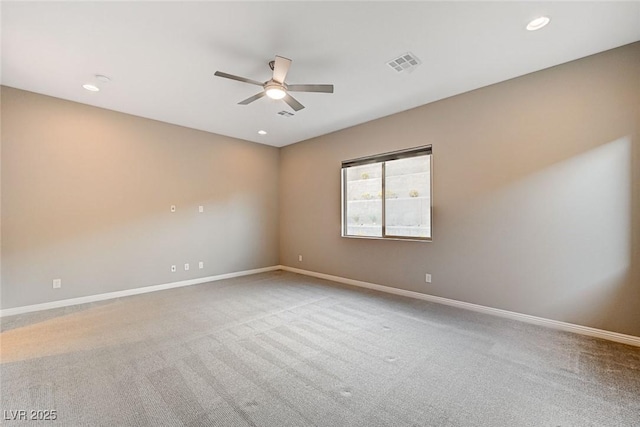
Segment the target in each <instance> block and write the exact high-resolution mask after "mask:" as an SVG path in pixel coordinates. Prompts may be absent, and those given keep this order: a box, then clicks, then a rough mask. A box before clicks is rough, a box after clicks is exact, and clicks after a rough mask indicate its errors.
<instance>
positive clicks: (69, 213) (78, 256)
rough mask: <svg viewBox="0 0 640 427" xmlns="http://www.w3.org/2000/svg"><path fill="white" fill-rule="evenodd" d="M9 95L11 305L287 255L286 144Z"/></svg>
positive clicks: (6, 168) (6, 183)
mask: <svg viewBox="0 0 640 427" xmlns="http://www.w3.org/2000/svg"><path fill="white" fill-rule="evenodd" d="M1 97H2V98H1V102H2V131H1V132H2V133H1V136H2V181H1V183H2V308H3V309H5V308H13V307H20V306H25V305H30V304H37V303H43V302H50V301H55V300H61V299H67V298H74V297H81V296H87V295H94V294H100V293H105V292H112V291H120V290H127V289H131V288H138V287H143V286H149V285H157V284H164V283H172V282H177V281H182V280H187V279H193V278H200V277H208V276H213V275H218V274H224V273H231V272H238V271H245V270H251V269H255V268H261V267H268V266H274V265H277V264H278V238H279V236H278V234H279V233H278V213H277V210H278V163H279V153H278V149H277V148H274V147H268V146H265V145H260V144H255V143H250V142H246V141H240V140H237V139H233V138H227V137H224V136H219V135H213V134H210V133H206V132H201V131H197V130H192V129H187V128H184V127H180V126H174V125H170V124H167V123H162V122H157V121H153V120H148V119H144V118H140V117H135V116H131V115H127V114H122V113H117V112H114V111H109V110H104V109H100V108H95V107H90V106H87V105H82V104H78V103H74V102H68V101H64V100H60V99H56V98H51V97H47V96H43V95H38V94H35V93H30V92H25V91H21V90H17V89H12V88H8V87H2V92H1ZM171 205H175V206H176V212H175V213H171V211H170V206H171ZM199 206H203V207H204V212H203V213H199V212H198V207H199ZM200 261H203V262H204V268H203V269H199V268H198V263H199V262H200ZM185 263H189V264H190V269H189V271H185V270H184V264H185ZM171 265H176V266H177V272H175V273H172V272H171V271H170V268H171ZM53 279H61V280H62V287H61V288H60V289H53V288H52V280H53Z"/></svg>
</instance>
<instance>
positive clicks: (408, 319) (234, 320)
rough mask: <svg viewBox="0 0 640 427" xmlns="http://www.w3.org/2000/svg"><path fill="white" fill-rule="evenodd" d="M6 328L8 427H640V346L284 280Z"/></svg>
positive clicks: (166, 295)
mask: <svg viewBox="0 0 640 427" xmlns="http://www.w3.org/2000/svg"><path fill="white" fill-rule="evenodd" d="M1 330H2V333H1V344H0V357H1V359H0V360H1V365H0V375H1V378H0V384H1V386H2V388H1V390H0V391H1V393H2V396H1V398H0V399H1V400H0V403H1V408H2V414H1V415H2V418H1V419H0V420H1V422H2V423H3V424H5V425H21V424H25V425H47V424H48V422H46V421H39V422H37V423H36V422H33V421H32V422H19V421H17V422H16V421H10V420H8V419H10V418H12V417H14V416H15V415H16V414H19V413H17V412H15V411H20V410H25V411H27V412H26V416H27V418H30V417H31V416H32V415H37V416H43V415H45V414H46V413H44V412H40V413H38V412H35V413H31V411H38V410H40V411H47V410H54V411H56V418H57V420H56V421H55V422H54V424H58V425H65V426H179V425H187V426H246V425H249V426H277V427H282V426H313V425H315V426H367V427H373V426H414V425H418V426H518V427H521V426H580V427H584V426H640V348H635V347H630V346H625V345H622V344H616V343H611V342H607V341H601V340H597V339H591V338H587V337H583V336H578V335H573V334H570V333H564V332H558V331H553V330H549V329H545V328H541V327H537V326H532V325H527V324H524V323H519V322H515V321H510V320H505V319H500V318H497V317H491V316H487V315H482V314H478V313H474V312H468V311H464V310H459V309H456V308H452V307H447V306H441V305H437V304H433V303H429V302H425V301H418V300H412V299H407V298H402V297H396V296H390V295H386V294H381V293H376V292H372V291H367V290H362V289H357V288H349V287H345V286H342V285H338V284H334V283H330V282H326V281H322V280H318V279H314V278H309V277H305V276H300V275H296V274H292V273H285V272H280V271H278V272H273V273H265V274H260V275H255V276H247V277H242V278H237V279H230V280H225V281H220V282H215V283H210V284H204V285H197V286H191V287H186V288H179V289H172V290H167V291H162V292H155V293H150V294H145V295H139V296H134V297H127V298H122V299H117V300H110V301H104V302H100V303H94V304H86V305H82V306H75V307H67V308H63V309H55V310H49V311H46V312H38V313H32V314H26V315H19V316H12V317H8V318H4V319H2V326H1Z"/></svg>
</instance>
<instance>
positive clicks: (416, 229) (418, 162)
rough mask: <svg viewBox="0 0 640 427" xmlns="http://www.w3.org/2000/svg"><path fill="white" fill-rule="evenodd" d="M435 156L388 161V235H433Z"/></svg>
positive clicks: (386, 211) (386, 219) (386, 174)
mask: <svg viewBox="0 0 640 427" xmlns="http://www.w3.org/2000/svg"><path fill="white" fill-rule="evenodd" d="M430 174H431V155H426V156H418V157H410V158H407V159H400V160H390V161H387V162H386V164H385V222H386V227H385V234H386V235H387V236H400V237H427V238H428V237H431V182H430V180H431V176H430Z"/></svg>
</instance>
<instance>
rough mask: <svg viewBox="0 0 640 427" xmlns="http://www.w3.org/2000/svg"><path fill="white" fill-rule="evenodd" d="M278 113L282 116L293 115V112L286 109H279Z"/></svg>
mask: <svg viewBox="0 0 640 427" xmlns="http://www.w3.org/2000/svg"><path fill="white" fill-rule="evenodd" d="M278 114H280V115H281V116H282V117H291V116H293V113H290V112H288V111H284V110H282V111H278Z"/></svg>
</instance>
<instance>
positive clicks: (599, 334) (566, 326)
mask: <svg viewBox="0 0 640 427" xmlns="http://www.w3.org/2000/svg"><path fill="white" fill-rule="evenodd" d="M279 268H280V269H282V270H285V271H290V272H292V273H298V274H304V275H306V276H312V277H317V278H319V279H326V280H331V281H333V282H338V283H344V284H345V285H353V286H359V287H361V288H368V289H375V290H376V291H381V292H386V293H390V294H395V295H402V296H405V297H409V298H416V299H421V300H424V301H430V302H435V303H438V304H445V305H450V306H453V307H458V308H463V309H465V310H471V311H477V312H479V313H486V314H491V315H494V316H498V317H504V318H507V319H513V320H518V321H521V322H525V323H531V324H534V325H540V326H546V327H548V328H552V329H558V330H561V331H567V332H573V333H576V334H581V335H588V336H590V337H595V338H602V339H605V340H609V341H615V342H619V343H622V344H628V345H633V346H636V347H640V337H636V336H633V335H625V334H620V333H617V332H610V331H604V330H602V329H596V328H590V327H587V326H581V325H575V324H573V323H566V322H560V321H558V320H551V319H545V318H543V317H536V316H530V315H528V314H521V313H516V312H513V311H507V310H501V309H498V308H491V307H486V306H484V305H478V304H471V303H468V302H462V301H457V300H453V299H449V298H442V297H437V296H433V295H427V294H422V293H420V292H414V291H407V290H405V289H398V288H392V287H390V286H383V285H376V284H375V283H369V282H362V281H360V280H353V279H346V278H344V277H340V276H332V275H330V274H324V273H317V272H315V271H308V270H301V269H299V268H293V267H287V266H285V265H281V266H279Z"/></svg>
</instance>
